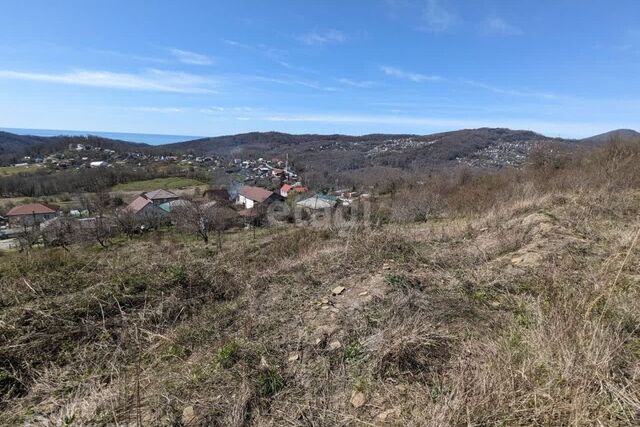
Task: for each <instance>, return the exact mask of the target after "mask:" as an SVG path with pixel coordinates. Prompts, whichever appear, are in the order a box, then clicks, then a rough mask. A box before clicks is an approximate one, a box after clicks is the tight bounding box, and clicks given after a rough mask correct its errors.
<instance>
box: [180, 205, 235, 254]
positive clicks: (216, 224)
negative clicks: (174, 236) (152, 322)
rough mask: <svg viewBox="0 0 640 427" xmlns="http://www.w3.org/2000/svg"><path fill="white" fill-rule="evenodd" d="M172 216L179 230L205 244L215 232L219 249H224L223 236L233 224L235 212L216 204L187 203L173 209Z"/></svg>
mask: <svg viewBox="0 0 640 427" xmlns="http://www.w3.org/2000/svg"><path fill="white" fill-rule="evenodd" d="M172 216H173V219H174V221H175V223H176V226H177V227H178V228H179V229H181V230H183V231H185V232H187V233H192V234H195V235H197V236H198V237H200V238H201V239H202V240H203V241H204V242H205V243H208V242H209V236H210V234H211V233H213V232H215V233H216V235H217V244H218V249H222V234H223V233H224V231H225V230H226V229H227V228H229V227H230V226H231V225H232V224H233V220H234V218H235V212H234V211H233V210H232V209H230V208H227V207H222V206H217V205H216V204H215V203H198V202H194V201H185V202H184V203H182V204H180V205H178V206H175V207H174V208H173V211H172Z"/></svg>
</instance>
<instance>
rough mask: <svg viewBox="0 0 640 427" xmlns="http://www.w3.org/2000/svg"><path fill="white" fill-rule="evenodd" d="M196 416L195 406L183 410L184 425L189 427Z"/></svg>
mask: <svg viewBox="0 0 640 427" xmlns="http://www.w3.org/2000/svg"><path fill="white" fill-rule="evenodd" d="M195 416H196V412H195V411H194V409H193V406H187V407H186V408H184V409H183V410H182V424H183V425H185V426H186V425H189V424H190V423H191V421H193V419H194V418H195Z"/></svg>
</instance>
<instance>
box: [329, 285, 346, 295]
mask: <svg viewBox="0 0 640 427" xmlns="http://www.w3.org/2000/svg"><path fill="white" fill-rule="evenodd" d="M344 291H345V287H344V286H336V287H335V288H333V290H332V291H331V293H332V294H333V295H340V294H341V293H343V292H344Z"/></svg>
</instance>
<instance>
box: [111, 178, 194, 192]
mask: <svg viewBox="0 0 640 427" xmlns="http://www.w3.org/2000/svg"><path fill="white" fill-rule="evenodd" d="M204 185H207V184H206V183H205V182H202V181H198V180H196V179H191V178H182V177H169V178H155V179H147V180H144V181H133V182H127V183H126V184H118V185H115V186H114V187H112V188H111V191H151V190H157V189H159V188H164V189H176V188H187V187H200V186H204Z"/></svg>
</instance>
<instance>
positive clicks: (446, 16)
mask: <svg viewBox="0 0 640 427" xmlns="http://www.w3.org/2000/svg"><path fill="white" fill-rule="evenodd" d="M423 20H424V25H423V26H422V27H421V29H422V30H426V31H429V32H433V33H440V32H444V31H448V30H450V29H451V28H452V27H453V26H454V25H455V24H456V23H457V22H458V20H459V18H458V17H457V16H456V15H455V14H454V13H453V12H451V11H449V10H447V9H446V8H445V6H444V5H443V4H442V1H441V0H427V2H426V5H425V8H424V11H423Z"/></svg>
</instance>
